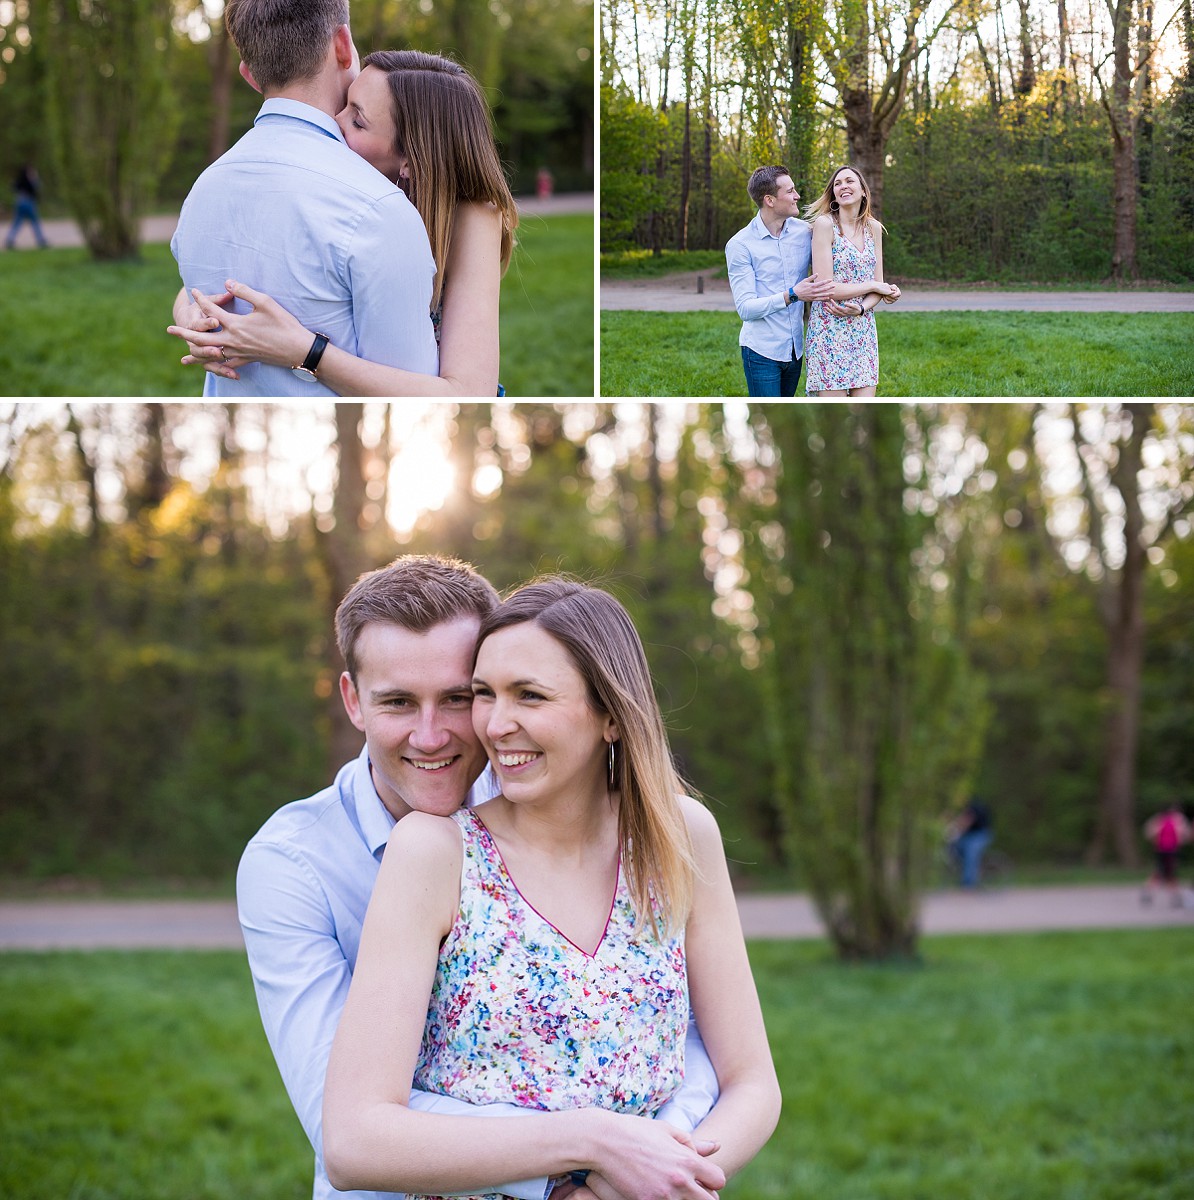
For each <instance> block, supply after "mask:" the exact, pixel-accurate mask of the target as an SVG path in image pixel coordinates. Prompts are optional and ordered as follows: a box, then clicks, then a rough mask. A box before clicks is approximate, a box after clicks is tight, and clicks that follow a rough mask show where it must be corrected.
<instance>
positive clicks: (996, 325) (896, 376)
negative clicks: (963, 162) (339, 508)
mask: <svg viewBox="0 0 1194 1200" xmlns="http://www.w3.org/2000/svg"><path fill="white" fill-rule="evenodd" d="M741 327H742V326H741V322H740V321H739V319H738V317H737V315H736V314H735V313H732V312H729V313H720V312H688V313H656V312H617V311H611V312H603V313H602V314H601V391H602V394H603V395H605V396H743V395H745V394H746V384H745V380H744V379H743V375H742V360H741V355H740V352H739V349H738V331H739V330H740V329H741ZM644 347H650V352H649V353H645V352H644ZM800 387H801V391H802V392H803V387H804V380H803V378H802V379H801V382H800ZM1192 394H1194V313H1023V312H981V313H979V312H968V313H954V312H950V313H912V312H907V313H895V312H892V313H881V314H880V315H879V395H880V396H1189V395H1192Z"/></svg>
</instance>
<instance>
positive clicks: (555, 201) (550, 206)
mask: <svg viewBox="0 0 1194 1200" xmlns="http://www.w3.org/2000/svg"><path fill="white" fill-rule="evenodd" d="M515 200H516V202H517V204H518V212H519V215H520V216H523V217H551V216H559V215H561V214H564V213H591V212H592V211H593V195H592V193H591V192H564V193H562V194H561V195H559V196H551V197H549V198H548V199H546V200H539V199H536V198H535V197H534V196H521V197H515ZM41 224H42V228H43V229H44V230H45V234H46V240H47V241H48V242H49V243H50V245H51V246H81V245H83V235H82V234H81V233H80V232H79V227H78V226H77V225H76V224H75V223H74V221H59V220H55V221H42V223H41ZM177 225H178V214H177V213H167V214H163V215H159V216H154V217H146V218H145V219H144V220H143V221H142V222H141V240H142V241H143V242H168V241H169V240H170V239H171V238H172V237H173V236H174V230H175V228H176V226H177ZM35 245H36V243H35V241H34V238H33V231H32V230H31V229H30V228H29V226H27V225H25V226H22V228H21V232H20V234H19V235H18V237H17V249H18V250H25V249H33V248H35Z"/></svg>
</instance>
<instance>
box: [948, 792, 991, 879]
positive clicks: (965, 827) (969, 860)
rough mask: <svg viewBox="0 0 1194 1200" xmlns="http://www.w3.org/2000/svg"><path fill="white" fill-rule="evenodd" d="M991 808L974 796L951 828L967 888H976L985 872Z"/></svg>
mask: <svg viewBox="0 0 1194 1200" xmlns="http://www.w3.org/2000/svg"><path fill="white" fill-rule="evenodd" d="M991 823H992V822H991V810H990V808H989V807H988V806H987V805H986V804H984V803H983V802H982V800H979V799H978V798H977V797H976V798H975V799H972V800H970V801H969V802H968V803H967V804H966V806H965V808H963V809H962V811H961V812H960V813H959V814H958V816H957V817H956V818H955V820H954V822H953V825H952V827H951V829H950V834H949V836H950V844H951V846H952V848H953V852H954V857H955V858H956V859H957V863H958V868H959V871H960V872H961V879H960V882H961V884H962V886H963V887H964V888H970V889H974V888H977V887H978V885H979V880H980V878H981V876H982V869H983V855H984V854H985V853H986V851H987V847H988V846H989V845H990V844H991V838H992V836H993V834H992V831H991Z"/></svg>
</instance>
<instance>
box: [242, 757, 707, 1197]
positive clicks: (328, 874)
mask: <svg viewBox="0 0 1194 1200" xmlns="http://www.w3.org/2000/svg"><path fill="white" fill-rule="evenodd" d="M495 791H496V787H495V785H494V782H493V777H492V775H491V774H490V772H489V770H488V768H487V769H486V771H485V773H484V774H482V776H481V777H480V779H479V780H478V781H477V783H476V785H475V786H474V787H473V790H472V792H471V793H470V795H469V800H468V802H469V803H470V804H475V803H481V802H483V801H485V800H488V799H489V798H490V796H491V795H493V794H494V792H495ZM394 824H395V822H394V818H393V817H392V816H391V815H390V813H389V810H388V809H387V808H386V807H385V805H384V804H382V802H381V798H380V797H379V796H378V794H377V789H376V787H375V786H374V784H373V777H372V775H371V773H370V770H369V754H368V748H367V747H366V748H365V749H363V750H362V751H361V753H360V755H359V757H357V758H356V759H354V760H353V761H352V762H350V763H347V764H346V765H345V766H343V767H342V768H341V769H340V771H339V772H338V773H337V775H336V779H335V782H334V783H333V784H332V785H331V786H330V787H327V788H324V789H323V791H321V792H317V793H316V794H315V795H314V796H311V797H309V798H307V799H306V800H296V801H295V802H294V803H292V804H287V805H286V806H285V807H283V808H280V809H279V810H278V811H277V812H276V813H274V815H273V816H272V817H270V818H269V820H268V821H266V823H265V824H264V825H263V826H262V827H261V829H260V830H259V831H258V833H257V834H256V835H255V836H254V837H253V839H252V840H251V841H250V842H249V844H248V846H247V847H246V849H245V852H244V854H243V856H242V857H241V861H240V868H239V870H238V871H237V877H236V898H237V908H238V912H239V916H240V924H241V930H242V931H243V933H244V938H245V947H246V949H247V950H248V955H249V969H250V971H251V972H252V976H253V986H254V987H255V988H256V991H257V1004H258V1007H259V1008H260V1011H261V1021H262V1024H263V1025H264V1026H265V1034H266V1037H267V1039H268V1040H269V1044H270V1049H271V1050H272V1051H273V1053H274V1058H275V1059H276V1060H277V1063H278V1069H279V1071H280V1072H281V1075H282V1080H283V1082H284V1083H285V1085H286V1091H287V1093H288V1094H289V1096H290V1101H291V1103H292V1104H293V1105H294V1109H295V1112H296V1113H297V1114H298V1118H299V1120H300V1121H301V1122H302V1126H303V1129H304V1130H305V1131H306V1134H307V1137H308V1138H309V1139H310V1141H311V1145H312V1146H313V1147H314V1148H315V1187H314V1192H313V1196H314V1200H334V1198H343V1197H348V1198H349V1200H394V1197H393V1193H382V1192H339V1191H336V1190H335V1189H334V1188H333V1187H332V1185H331V1184H330V1183H329V1182H328V1177H327V1171H326V1169H325V1168H324V1164H323V1155H322V1145H323V1136H322V1109H323V1082H324V1076H325V1075H326V1073H327V1064H328V1057H329V1055H330V1054H331V1049H332V1039H333V1038H334V1036H335V1033H336V1025H337V1024H338V1022H339V1020H340V1012H341V1010H342V1009H343V1007H344V1002H345V1000H346V999H347V997H348V986H349V984H350V983H351V981H352V972H353V969H354V968H355V966H356V961H357V951H358V949H359V947H360V941H361V926H362V924H363V922H364V920H365V910H366V909H367V908H368V906H369V897H370V895H371V894H372V892H373V885H374V883H375V882H376V879H377V871H378V868H379V867H380V865H381V858H382V854H383V853H384V851H385V847H386V842H387V841H388V840H389V836H390V832H391V830H392V829H393V828H394ZM717 1094H718V1093H717V1077H716V1075H715V1073H714V1071H713V1067H712V1064H711V1063H710V1062H709V1057H708V1054H707V1053H706V1052H705V1047H704V1045H703V1043H702V1042H701V1039H700V1034H699V1033H698V1032H697V1030H696V1025H695V1023H692V1022H690V1024H689V1034H688V1041H687V1043H686V1046H685V1083H684V1087H683V1088H682V1089H681V1091H680V1092H679V1093H678V1094H677V1095H676V1096H675V1097H674V1098H673V1099H672V1100H671V1101H669V1102H668V1104H667V1105H665V1107H664V1108H663V1110H661V1112H660V1113H659V1114H658V1115H659V1117H660V1119H662V1120H666V1121H668V1122H669V1123H670V1124H672V1125H675V1126H677V1127H679V1128H681V1129H684V1130H685V1131H687V1132H691V1130H693V1129H694V1128H695V1127H696V1126H697V1124H698V1123H699V1122H700V1121H701V1120H702V1119H703V1118H704V1117H705V1115H706V1114H707V1113H708V1111H709V1109H710V1108H711V1107H712V1106H713V1103H714V1101H715V1100H716V1099H717ZM410 1102H411V1107H412V1108H417V1109H421V1110H423V1111H434V1112H444V1113H452V1114H457V1115H473V1116H514V1117H516V1116H518V1115H519V1114H520V1113H525V1110H524V1109H519V1108H518V1107H516V1106H514V1105H503V1104H492V1105H486V1106H480V1107H478V1106H473V1105H469V1104H465V1103H464V1102H462V1101H459V1100H453V1099H451V1098H450V1097H447V1096H436V1095H430V1094H427V1093H423V1092H417V1091H415V1092H412V1093H411V1101H410ZM497 1190H498V1191H501V1192H503V1193H505V1194H507V1195H510V1196H516V1197H520V1198H521V1200H543V1197H545V1196H546V1195H547V1193H548V1181H547V1180H546V1179H544V1178H540V1179H533V1180H523V1181H521V1182H518V1183H506V1184H502V1185H500V1186H499V1187H498V1189H497Z"/></svg>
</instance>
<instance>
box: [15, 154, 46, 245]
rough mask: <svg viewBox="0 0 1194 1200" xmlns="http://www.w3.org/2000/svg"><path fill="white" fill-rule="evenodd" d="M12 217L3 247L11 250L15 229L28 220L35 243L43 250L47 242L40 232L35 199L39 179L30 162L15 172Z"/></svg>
mask: <svg viewBox="0 0 1194 1200" xmlns="http://www.w3.org/2000/svg"><path fill="white" fill-rule="evenodd" d="M12 191H13V218H12V226H11V228H10V229H9V231H8V237H7V238H5V239H4V248H5V249H6V250H11V249H12V248H13V246H14V245H15V244H16V240H17V231H18V230H19V229H20V228H21V226H22V225H23V224H24V223H25V222H26V221H28V222H29V224H30V225H31V226H32V227H33V236H34V237H35V238H37V244H38V245H39V246H40V247H41V248H42V249H43V250H44V249H45V248H46V247H47V246H48V245H49V242H47V241H46V235H45V234H44V233H43V232H42V228H41V221H40V220H39V219H38V215H37V201H38V197H39V196H40V195H41V179H40V177H39V176H38V174H37V168H36V167H35V166H33V164H32V163H26V164H25V165H24V166H23V167H22V168H21V169H20V170H19V171H18V172H17V174H16V178H15V179H14V180H13V182H12Z"/></svg>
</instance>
